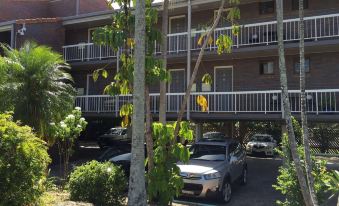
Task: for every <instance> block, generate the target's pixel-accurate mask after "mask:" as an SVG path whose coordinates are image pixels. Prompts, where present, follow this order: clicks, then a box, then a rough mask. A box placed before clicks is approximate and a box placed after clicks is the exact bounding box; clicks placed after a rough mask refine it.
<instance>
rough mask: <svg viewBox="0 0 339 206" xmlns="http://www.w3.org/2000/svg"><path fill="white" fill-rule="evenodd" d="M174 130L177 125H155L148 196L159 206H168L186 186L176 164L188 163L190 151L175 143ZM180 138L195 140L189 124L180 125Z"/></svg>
mask: <svg viewBox="0 0 339 206" xmlns="http://www.w3.org/2000/svg"><path fill="white" fill-rule="evenodd" d="M174 129H175V124H167V125H163V124H161V123H153V132H152V134H153V138H154V147H155V149H154V169H153V170H152V171H151V172H150V173H148V181H149V184H148V195H149V198H150V200H151V201H157V202H158V204H159V205H168V204H169V203H170V202H171V201H172V199H173V197H174V196H178V195H179V194H180V192H181V190H182V188H183V186H184V182H183V180H182V178H181V176H180V169H179V168H178V167H177V166H176V163H177V162H178V161H182V162H187V161H188V160H189V150H188V148H186V147H185V146H184V145H182V144H181V143H175V142H176V137H174ZM179 137H180V138H181V139H182V140H187V141H191V140H192V139H193V131H192V130H191V129H190V128H189V122H181V123H180V131H179Z"/></svg>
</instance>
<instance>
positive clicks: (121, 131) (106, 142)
mask: <svg viewBox="0 0 339 206" xmlns="http://www.w3.org/2000/svg"><path fill="white" fill-rule="evenodd" d="M97 141H98V145H99V147H100V148H105V147H109V146H116V145H121V144H129V143H130V142H131V139H130V138H129V137H128V135H127V129H126V128H119V127H118V128H111V129H109V130H108V131H107V132H106V133H105V134H103V135H101V136H99V137H98V139H97Z"/></svg>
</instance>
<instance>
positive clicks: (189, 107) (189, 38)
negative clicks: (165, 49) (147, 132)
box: [186, 0, 192, 120]
mask: <svg viewBox="0 0 339 206" xmlns="http://www.w3.org/2000/svg"><path fill="white" fill-rule="evenodd" d="M191 11H192V7H191V0H188V1H187V83H186V85H188V83H189V82H190V80H191V17H192V14H191ZM190 99H191V98H190V97H189V98H188V99H187V106H186V108H187V110H186V115H187V120H190V110H191V105H190V102H191V101H190Z"/></svg>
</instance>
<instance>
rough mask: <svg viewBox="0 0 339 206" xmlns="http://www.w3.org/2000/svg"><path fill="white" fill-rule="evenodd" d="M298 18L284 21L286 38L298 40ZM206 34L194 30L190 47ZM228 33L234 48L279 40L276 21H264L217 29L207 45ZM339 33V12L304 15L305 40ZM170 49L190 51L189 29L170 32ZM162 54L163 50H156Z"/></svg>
mask: <svg viewBox="0 0 339 206" xmlns="http://www.w3.org/2000/svg"><path fill="white" fill-rule="evenodd" d="M298 25H299V18H295V19H287V20H284V25H283V26H284V41H285V42H290V41H297V40H299V31H298ZM205 34H206V30H199V31H193V32H192V34H191V38H192V40H191V42H192V45H191V49H192V50H199V49H200V48H201V46H200V45H199V44H198V41H199V39H200V38H201V36H202V35H205ZM222 34H226V35H228V36H230V37H231V38H232V39H233V47H236V48H239V47H244V46H251V45H269V44H273V43H276V42H277V40H278V36H277V22H276V21H269V22H261V23H254V24H244V25H240V27H239V34H238V35H237V36H234V35H233V34H232V27H223V28H217V29H215V31H214V33H213V36H212V39H213V43H212V44H211V45H209V46H208V47H207V49H208V50H215V49H216V48H217V45H216V39H217V38H218V36H220V35H222ZM338 36H339V14H330V15H322V16H311V17H306V18H305V40H306V41H307V40H319V39H323V38H330V37H338ZM168 42H169V45H168V48H169V49H168V52H169V53H179V52H182V51H187V32H182V33H176V34H169V35H168ZM157 53H160V50H158V51H157Z"/></svg>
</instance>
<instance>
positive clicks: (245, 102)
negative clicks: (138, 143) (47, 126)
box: [75, 89, 339, 116]
mask: <svg viewBox="0 0 339 206" xmlns="http://www.w3.org/2000/svg"><path fill="white" fill-rule="evenodd" d="M199 95H203V96H204V97H205V98H206V99H207V101H208V110H207V111H206V112H202V111H201V108H200V106H199V105H198V104H197V101H196V99H197V96H199ZM306 95H307V104H306V106H307V111H308V113H309V114H313V115H321V114H339V89H326V90H324V89H321V90H307V91H306ZM183 99H184V93H168V94H167V112H168V113H174V114H176V113H178V112H179V109H180V104H181V102H182V101H183ZM289 99H290V102H291V111H292V113H294V114H298V113H300V111H301V109H300V107H301V105H300V91H298V90H290V91H289ZM126 103H132V96H131V95H121V96H107V95H93V96H78V97H76V101H75V106H78V107H81V108H82V111H83V112H84V113H87V114H88V113H92V114H98V113H109V114H111V115H113V116H118V115H119V110H120V108H121V106H122V105H124V104H126ZM151 111H152V113H154V114H156V113H158V111H159V94H151ZM190 112H191V113H199V114H204V115H212V116H213V115H216V114H226V113H231V114H234V115H238V114H245V113H246V114H249V113H251V114H260V115H268V114H278V115H279V114H280V115H282V99H281V91H279V90H270V91H239V92H198V93H197V92H196V93H192V94H191V96H190Z"/></svg>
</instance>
